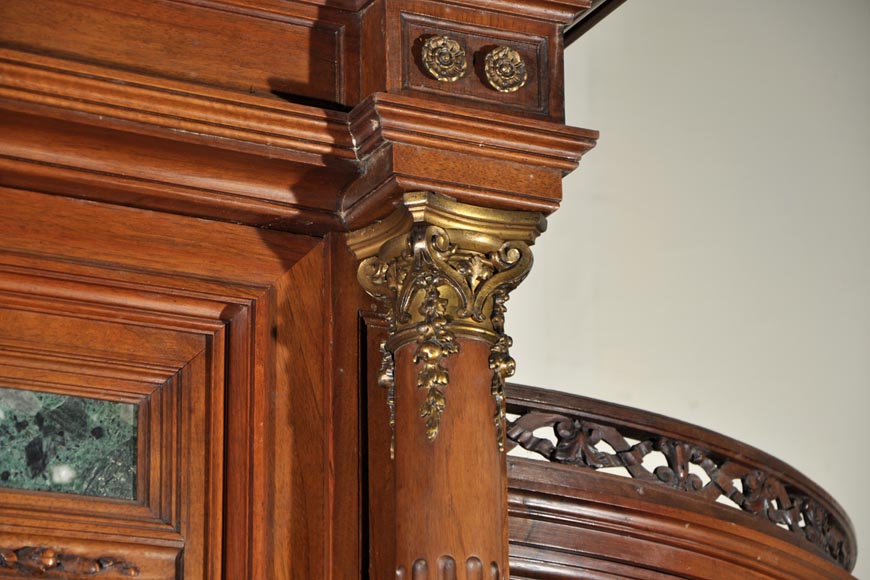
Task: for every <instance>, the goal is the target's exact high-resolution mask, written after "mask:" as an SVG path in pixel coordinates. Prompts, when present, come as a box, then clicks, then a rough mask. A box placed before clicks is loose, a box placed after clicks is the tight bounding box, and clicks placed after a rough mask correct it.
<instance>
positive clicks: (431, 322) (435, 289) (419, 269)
mask: <svg viewBox="0 0 870 580" xmlns="http://www.w3.org/2000/svg"><path fill="white" fill-rule="evenodd" d="M531 265H532V254H531V249H530V248H529V246H528V244H526V243H525V242H523V241H507V242H505V241H504V240H502V239H500V238H498V237H496V236H493V235H490V234H482V233H479V232H472V231H468V230H458V229H447V228H442V227H439V226H435V225H431V224H426V223H417V224H415V225H414V226H413V227H412V229H411V231H410V233H408V234H407V235H405V236H401V237H399V238H395V239H393V240H390V241H389V242H387V243H385V244H384V246H383V247H382V251H381V252H380V253H379V254H378V255H377V256H372V257H370V258H367V259H366V260H364V261H363V262H362V263H361V264H360V268H359V271H358V278H359V281H360V283H361V284H362V286H363V288H364V289H365V290H366V292H368V293H369V294H370V295H371V296H373V297H375V298H376V299H377V300H378V301H379V302H381V303H382V304H383V305H384V306H385V308H386V318H387V323H388V327H389V338H388V340H387V341H386V343H385V344H384V346H383V350H382V352H383V364H382V366H381V372H380V374H379V382H380V383H381V385H382V386H384V387H386V388H387V389H389V393H390V394H389V395H388V400H389V404H390V413H391V419H393V421H394V418H395V384H394V383H393V381H394V378H393V375H392V373H393V372H394V371H393V368H394V367H393V365H394V362H393V359H392V354H393V353H395V351H396V350H397V349H398V348H399V347H400V346H402V345H404V344H407V343H409V342H411V341H414V342H416V345H417V348H416V351H415V353H414V357H413V360H414V363H415V364H416V365H418V372H417V387H418V388H420V389H424V390H425V391H426V398H425V400H424V402H423V404H422V405H421V407H420V410H419V414H420V416H421V417H422V418H423V419H424V420H425V424H426V436H427V438H428V439H429V440H430V441H434V440H435V439H436V438H437V437H438V432H439V429H440V426H441V419H442V416H443V414H444V413H445V412H446V410H447V406H448V397H447V388H448V385H449V381H450V376H449V371H448V369H447V368H446V367H445V361H446V360H447V359H448V357H450V356H451V355H453V354H455V353H457V352H458V351H459V344H458V343H457V342H456V337H457V336H464V337H471V338H477V339H481V338H482V339H484V340H487V341H489V342H490V343H491V344H492V345H493V346H492V351H491V353H492V354H491V356H490V360H489V365H490V368H491V370H492V372H493V380H492V394H493V398H494V401H495V405H496V415H495V422H496V431H497V436H498V441H499V448H500V449H503V447H504V444H503V440H504V426H505V419H504V395H503V390H504V388H503V385H504V380H505V378H506V377H508V376H510V375H511V374H513V368H514V362H513V359H511V358H510V355H509V354H508V347H509V346H510V342H511V341H510V338H509V337H507V336H506V335H505V334H504V311H505V308H504V302H505V301H506V300H507V296H508V293H509V292H510V291H511V290H513V289H514V288H515V287H516V286H517V285H519V283H520V282H521V281H522V280H523V279H524V278H525V277H526V275H527V274H528V272H529V270H530V268H531ZM393 427H394V424H393Z"/></svg>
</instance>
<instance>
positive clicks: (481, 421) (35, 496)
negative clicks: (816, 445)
mask: <svg viewBox="0 0 870 580" xmlns="http://www.w3.org/2000/svg"><path fill="white" fill-rule="evenodd" d="M618 4H620V2H619V1H617V0H595V1H593V0H512V1H508V0H151V1H143V0H116V1H114V2H105V1H103V0H39V1H38V2H34V1H33V0H5V1H4V2H3V3H2V4H0V125H2V127H0V135H2V142H0V199H2V203H0V207H2V211H0V444H2V446H3V447H2V451H0V577H3V578H29V577H45V578H70V579H79V578H89V577H101V578H107V579H108V578H124V577H135V578H141V579H143V580H144V579H148V580H170V579H179V580H181V579H184V580H206V579H208V580H214V579H220V578H223V579H227V580H281V579H286V580H289V579H296V580H314V579H321V578H323V579H326V578H334V579H344V578H347V579H351V578H377V579H384V578H396V579H399V580H425V579H431V580H436V579H439V580H449V579H454V580H455V579H462V580H483V579H488V580H494V579H496V578H507V577H508V576H509V575H510V576H512V577H515V578H541V579H556V578H559V579H562V578H589V579H617V578H634V579H650V580H652V579H665V578H693V579H699V578H705V579H707V578H709V579H722V578H726V579H727V578H735V579H736V578H741V579H743V578H752V579H762V578H765V579H774V578H776V579H780V578H782V579H785V578H802V579H822V578H849V577H850V576H849V573H848V571H849V570H850V569H851V566H852V565H853V561H854V548H853V546H854V537H853V536H854V534H853V532H852V530H851V527H850V524H849V523H848V518H847V517H846V516H845V514H843V513H842V510H841V509H840V508H839V507H838V506H837V504H836V503H835V502H834V501H833V500H832V499H831V498H830V497H828V496H827V494H825V492H824V491H823V490H821V489H818V488H817V487H816V486H815V485H814V484H812V483H811V482H810V481H808V480H806V478H804V477H803V476H802V475H800V474H799V473H796V472H795V471H794V470H792V469H791V468H789V467H788V466H786V465H784V464H781V463H779V462H777V461H776V460H774V459H773V458H770V457H768V456H766V455H764V454H763V453H762V452H760V451H757V450H754V449H751V448H746V447H743V446H741V445H739V444H737V443H735V442H733V441H731V440H728V439H726V438H724V437H722V436H719V435H716V434H714V433H710V432H707V431H704V430H702V429H699V428H696V427H692V426H689V425H684V424H680V423H678V422H676V421H672V420H670V419H666V418H663V417H658V416H655V415H651V414H648V413H643V412H640V411H636V410H631V409H625V408H622V407H618V406H615V405H607V404H604V403H600V402H597V401H591V400H586V399H581V398H578V397H568V396H566V395H561V394H558V393H552V392H546V391H540V390H536V389H530V388H528V387H521V386H516V385H508V384H506V380H507V378H508V377H509V376H510V375H511V374H512V373H513V365H514V361H513V359H512V358H511V357H510V346H511V339H510V337H508V336H507V335H505V333H504V320H505V316H506V309H505V301H506V300H507V299H508V296H509V294H510V292H511V290H513V289H514V288H515V287H516V286H517V285H519V284H520V283H521V282H522V280H523V278H524V277H525V276H526V274H527V273H528V271H529V268H530V267H531V264H532V246H533V244H534V241H535V239H536V238H537V237H538V236H539V235H541V234H542V233H543V232H544V230H545V226H546V216H547V215H548V214H550V213H552V212H553V211H555V210H556V209H557V208H558V206H559V201H560V198H561V179H562V177H563V176H564V175H565V174H566V173H567V172H570V171H572V170H573V169H574V168H575V167H576V166H577V164H578V162H579V161H580V158H581V156H583V154H584V153H586V152H587V151H588V150H589V149H591V148H592V147H593V146H594V144H595V141H596V139H597V133H596V132H595V131H591V130H584V129H577V128H573V127H568V126H566V125H565V124H564V107H563V69H562V56H563V50H564V48H565V44H566V42H569V41H571V40H573V39H575V38H577V37H579V36H580V35H581V34H582V33H583V32H584V31H585V30H587V29H588V28H590V27H591V26H593V25H594V24H595V23H596V22H597V21H598V20H600V19H601V18H603V17H604V16H606V15H607V14H608V13H609V12H610V11H611V10H613V9H614V8H616V7H617V6H618ZM520 448H522V449H524V450H526V451H527V455H529V456H536V457H538V458H539V459H545V460H546V461H538V462H535V461H532V460H531V459H529V458H521V457H517V458H514V457H513V456H511V457H510V458H509V457H508V456H507V453H508V451H511V450H517V449H520ZM651 455H657V456H659V457H661V458H663V461H664V464H663V465H660V466H658V467H655V468H653V467H649V466H647V465H646V464H645V458H647V457H648V456H651ZM604 468H611V469H622V470H623V471H624V472H625V473H623V475H624V476H625V477H616V476H614V475H610V474H606V473H603V472H600V471H599V470H600V469H604ZM690 468H691V469H690ZM699 473H701V474H702V475H703V477H702V476H699V475H698V474H699ZM720 499H721V500H727V501H730V502H731V504H733V505H731V506H729V507H723V506H721V505H719V504H717V503H716V501H717V500H720ZM509 567H510V572H509Z"/></svg>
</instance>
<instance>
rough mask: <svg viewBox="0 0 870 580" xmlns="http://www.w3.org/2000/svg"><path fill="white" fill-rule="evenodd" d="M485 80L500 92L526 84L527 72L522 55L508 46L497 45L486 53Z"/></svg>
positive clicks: (507, 91)
mask: <svg viewBox="0 0 870 580" xmlns="http://www.w3.org/2000/svg"><path fill="white" fill-rule="evenodd" d="M484 71H485V72H486V82H488V83H489V86H491V87H492V88H494V89H495V90H497V91H498V92H500V93H512V92H514V91H517V90H519V89H520V88H521V87H522V86H523V85H525V84H526V79H527V78H528V73H527V72H526V63H525V62H524V61H523V57H522V56H520V53H518V52H517V51H516V50H514V49H512V48H510V47H508V46H499V47H496V48H494V49H493V50H491V51H490V52H489V53H488V54H487V55H486V65H485V67H484Z"/></svg>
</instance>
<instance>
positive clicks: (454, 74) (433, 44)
mask: <svg viewBox="0 0 870 580" xmlns="http://www.w3.org/2000/svg"><path fill="white" fill-rule="evenodd" d="M422 60H423V67H424V68H425V69H426V72H428V73H429V74H430V75H432V77H434V78H436V79H438V80H439V81H441V82H447V83H452V82H455V81H458V80H459V79H461V78H462V77H463V75H465V70H466V69H467V68H468V61H467V60H466V59H465V49H463V48H462V45H460V44H459V43H458V42H457V41H455V40H453V39H452V38H450V37H449V36H431V37H429V38H427V39H426V41H425V42H424V43H423V52H422Z"/></svg>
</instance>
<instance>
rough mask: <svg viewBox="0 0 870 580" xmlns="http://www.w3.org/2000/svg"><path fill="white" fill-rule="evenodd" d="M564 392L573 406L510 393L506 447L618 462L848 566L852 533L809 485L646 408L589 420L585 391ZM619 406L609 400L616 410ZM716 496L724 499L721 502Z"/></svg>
mask: <svg viewBox="0 0 870 580" xmlns="http://www.w3.org/2000/svg"><path fill="white" fill-rule="evenodd" d="M513 388H517V387H512V389H513ZM522 389H524V391H526V390H527V391H531V389H528V388H525V387H522ZM540 392H541V393H542V394H543V393H546V391H542V390H541V391H540ZM524 394H527V393H524ZM562 398H568V397H562ZM571 398H572V399H576V400H577V402H578V408H577V412H576V413H572V412H570V411H568V410H566V409H564V408H562V409H561V410H560V411H555V410H554V409H552V408H548V407H549V406H548V405H540V406H538V408H537V409H536V408H535V407H536V406H537V405H535V404H534V403H532V404H530V403H529V401H528V400H526V401H523V403H522V404H518V402H517V401H516V400H513V399H509V404H508V407H509V409H508V410H509V411H510V412H514V413H516V414H518V415H519V416H518V417H516V418H515V419H514V420H513V421H511V422H510V423H509V425H508V430H507V440H508V441H507V445H508V449H509V450H510V449H513V448H515V447H517V446H519V447H522V448H523V449H526V450H527V451H530V452H533V453H535V454H537V455H539V456H540V457H543V458H544V459H546V460H547V461H551V462H554V463H561V464H567V465H572V466H576V467H579V468H584V469H593V470H599V469H609V468H619V469H622V470H624V471H625V473H626V474H627V475H628V476H629V477H631V478H633V479H636V480H641V481H645V482H649V483H652V484H655V485H660V486H666V487H669V488H671V489H673V490H676V491H680V492H686V493H690V494H692V495H693V496H695V497H698V498H701V499H704V500H706V501H708V502H711V503H712V502H717V500H718V501H719V503H723V504H724V505H729V506H732V507H734V508H737V509H740V510H741V511H743V512H745V513H748V514H751V515H752V516H754V517H755V518H756V519H757V520H758V521H763V522H767V523H769V524H772V525H777V526H779V527H780V528H783V529H786V530H789V531H790V532H792V533H793V534H795V535H796V536H797V537H799V538H802V539H804V540H806V541H808V542H809V543H811V544H812V545H813V546H815V547H816V548H818V550H819V551H820V552H822V553H823V554H825V555H826V556H827V557H828V558H829V559H831V560H833V561H834V562H836V563H837V564H839V565H840V566H841V567H842V568H844V569H846V570H851V569H852V567H853V566H854V557H855V550H854V537H853V534H852V532H851V529H850V527H849V525H848V523H847V522H846V521H845V520H843V519H842V518H841V517H840V514H836V513H834V512H833V511H832V510H831V509H829V508H828V507H826V504H828V502H827V501H826V499H825V498H823V497H821V496H820V494H818V493H814V490H812V489H810V488H809V487H801V486H798V485H796V484H795V483H793V482H787V481H785V480H784V477H783V476H782V475H778V474H777V473H774V472H772V471H771V470H770V469H765V468H764V467H763V465H761V464H754V462H749V461H748V460H746V459H745V458H743V460H741V459H740V458H739V457H729V456H727V455H726V454H724V453H722V452H721V451H718V450H712V449H710V448H708V447H707V446H705V445H704V444H703V443H702V442H694V441H692V440H691V433H688V432H687V433H684V434H682V435H683V436H682V437H681V436H680V433H679V432H678V431H676V430H674V429H661V430H660V429H657V428H656V427H653V426H652V425H655V423H656V422H660V421H658V420H660V419H661V418H660V417H657V416H653V415H652V414H648V415H649V419H650V427H649V428H648V429H645V428H644V427H643V426H642V425H641V426H638V422H637V417H632V418H630V419H629V418H627V419H626V420H625V422H624V423H623V422H622V421H620V420H619V419H617V418H610V417H604V416H602V415H601V414H600V409H596V411H598V412H592V413H593V414H594V415H595V419H594V420H591V419H590V418H588V417H586V416H584V415H585V414H586V413H585V412H583V411H581V408H580V405H581V404H582V403H583V402H585V401H587V399H584V398H582V397H571ZM596 403H597V404H598V405H599V406H605V404H603V403H600V402H597V401H596ZM620 409H622V408H621V407H618V406H616V405H614V406H613V410H614V412H615V413H618V412H619V410H620ZM584 411H585V409H584ZM673 423H675V424H676V423H678V422H676V421H673ZM684 427H690V428H692V429H697V428H694V427H691V426H685V425H684ZM544 433H546V436H545V435H544ZM734 443H735V444H736V442H734ZM735 453H736V454H738V455H739V453H738V452H735ZM651 454H661V457H663V458H664V460H665V461H666V465H659V466H657V467H647V466H645V465H644V461H645V459H646V458H648V456H650V455H651ZM650 459H652V457H650ZM701 473H703V474H704V475H703V476H702V475H701ZM722 498H727V500H730V501H729V502H722V501H721V499H722Z"/></svg>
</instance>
